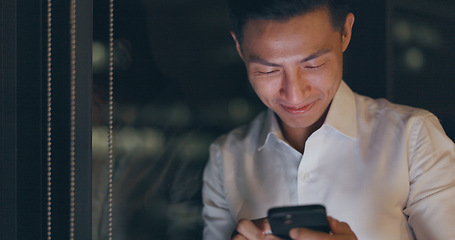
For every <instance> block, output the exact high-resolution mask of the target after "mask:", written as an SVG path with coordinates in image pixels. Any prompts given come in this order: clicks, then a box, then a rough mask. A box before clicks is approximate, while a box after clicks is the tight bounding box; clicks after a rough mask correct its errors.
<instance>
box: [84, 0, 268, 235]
mask: <svg viewBox="0 0 455 240" xmlns="http://www.w3.org/2000/svg"><path fill="white" fill-rule="evenodd" d="M223 4H224V1H211V0H204V1H197V2H196V1H183V0H182V1H166V0H155V1H137V0H135V1H121V0H119V1H116V2H115V11H114V15H115V22H114V28H115V31H114V37H115V45H114V69H115V73H114V81H115V83H114V100H115V106H114V113H115V117H114V119H115V123H114V124H115V126H114V157H115V167H114V194H113V196H114V226H113V233H114V239H201V236H202V219H201V210H202V200H201V186H202V182H201V181H202V179H201V176H202V171H203V168H204V166H205V162H206V160H207V158H208V147H209V144H210V142H212V141H213V140H214V138H215V137H217V136H219V135H220V134H222V133H225V132H227V131H228V130H230V129H232V128H233V127H235V126H238V125H240V124H242V123H244V122H246V121H248V120H250V119H251V118H252V117H253V116H255V115H256V113H258V112H259V111H260V110H262V109H263V106H262V104H260V102H259V100H258V99H257V98H256V96H255V95H254V93H253V92H252V90H251V88H250V87H249V83H248V80H247V79H246V74H245V72H244V66H243V63H242V62H241V60H240V59H239V58H238V56H237V54H236V52H235V49H234V44H233V41H232V39H231V38H230V35H229V29H228V20H227V15H226V12H225V6H224V5H223ZM108 13H109V12H108V1H106V0H100V1H95V2H94V45H93V72H94V76H93V79H94V91H93V92H94V97H93V100H94V101H93V146H92V147H93V193H92V194H93V204H92V205H93V212H92V221H93V234H92V237H93V239H94V240H96V239H107V222H108V221H107V205H106V203H107V183H108V172H107V171H108V169H107V160H108V159H107V101H106V100H107V89H108V83H107V79H108V75H107V74H108V73H107V69H108V68H107V64H108V62H107V54H108V53H107V50H106V49H107V48H106V46H107V45H108V41H107V38H108V22H107V19H108Z"/></svg>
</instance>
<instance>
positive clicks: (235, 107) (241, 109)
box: [228, 98, 250, 122]
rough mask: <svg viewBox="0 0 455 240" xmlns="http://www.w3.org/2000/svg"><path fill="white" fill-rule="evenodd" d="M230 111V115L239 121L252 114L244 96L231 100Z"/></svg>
mask: <svg viewBox="0 0 455 240" xmlns="http://www.w3.org/2000/svg"><path fill="white" fill-rule="evenodd" d="M228 111H229V116H230V117H231V118H232V119H233V120H235V121H237V122H241V121H244V120H246V119H247V118H248V117H249V115H250V107H249V104H248V102H247V101H246V100H245V99H243V98H234V99H232V100H231V101H229V105H228Z"/></svg>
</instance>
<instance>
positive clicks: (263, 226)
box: [251, 218, 272, 233]
mask: <svg viewBox="0 0 455 240" xmlns="http://www.w3.org/2000/svg"><path fill="white" fill-rule="evenodd" d="M251 221H252V222H253V223H254V225H256V226H257V227H258V228H259V230H261V231H262V232H265V233H266V232H271V231H272V228H271V227H270V223H269V220H268V219H267V218H260V219H255V220H251Z"/></svg>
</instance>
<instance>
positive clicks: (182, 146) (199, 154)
mask: <svg viewBox="0 0 455 240" xmlns="http://www.w3.org/2000/svg"><path fill="white" fill-rule="evenodd" d="M212 140H213V139H212V138H210V137H209V136H207V135H205V134H203V133H197V134H194V133H191V134H187V135H184V136H182V138H181V139H179V140H178V141H179V143H178V147H177V148H176V149H177V151H178V153H179V157H180V158H182V159H186V160H205V157H206V155H207V153H208V149H209V146H210V143H211V141H212Z"/></svg>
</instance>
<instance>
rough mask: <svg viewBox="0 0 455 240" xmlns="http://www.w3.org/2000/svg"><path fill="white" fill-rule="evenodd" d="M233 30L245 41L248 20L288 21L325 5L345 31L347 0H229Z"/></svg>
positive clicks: (335, 25)
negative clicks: (244, 34) (244, 33)
mask: <svg viewBox="0 0 455 240" xmlns="http://www.w3.org/2000/svg"><path fill="white" fill-rule="evenodd" d="M227 1H228V9H229V18H230V20H231V24H232V31H233V32H234V33H235V35H236V37H237V40H238V41H239V43H242V41H243V27H244V26H245V24H246V23H247V21H248V20H251V19H266V20H277V21H286V20H289V19H291V18H293V17H296V16H299V15H303V14H306V13H309V12H312V11H315V10H318V9H320V8H323V7H327V8H328V9H329V12H330V18H331V21H332V22H331V24H332V26H333V27H334V29H335V30H336V31H340V32H342V31H343V27H344V23H345V20H346V16H347V14H348V13H349V3H348V1H347V0H227Z"/></svg>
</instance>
